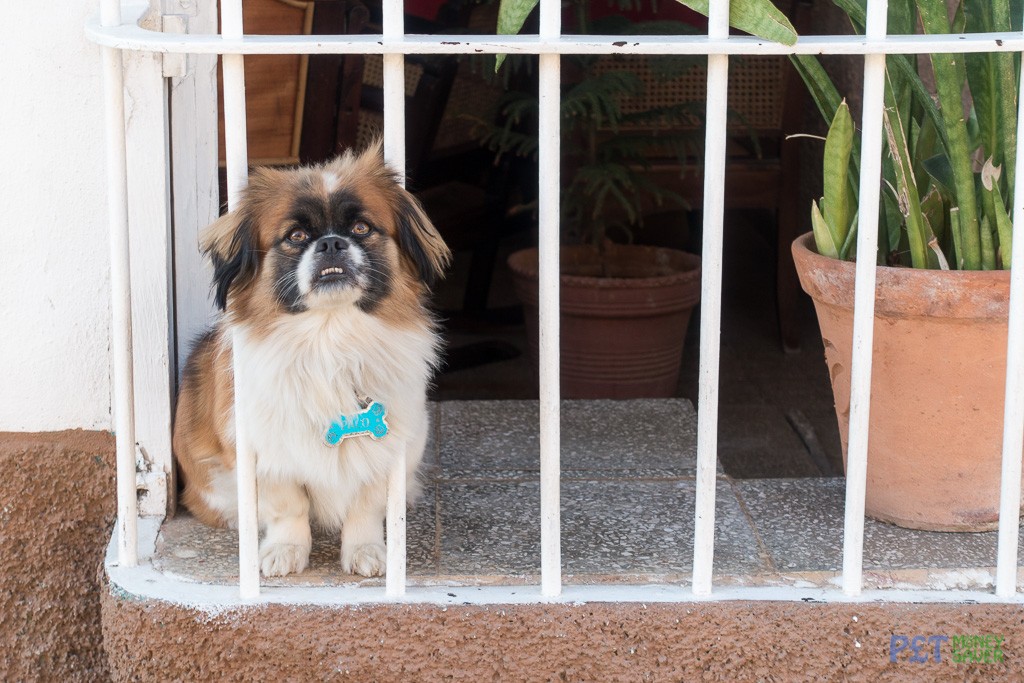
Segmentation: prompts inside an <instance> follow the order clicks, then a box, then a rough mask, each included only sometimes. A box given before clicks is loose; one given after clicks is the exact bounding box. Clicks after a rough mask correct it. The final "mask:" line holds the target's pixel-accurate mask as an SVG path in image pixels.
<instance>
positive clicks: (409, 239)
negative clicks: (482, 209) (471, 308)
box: [174, 145, 451, 576]
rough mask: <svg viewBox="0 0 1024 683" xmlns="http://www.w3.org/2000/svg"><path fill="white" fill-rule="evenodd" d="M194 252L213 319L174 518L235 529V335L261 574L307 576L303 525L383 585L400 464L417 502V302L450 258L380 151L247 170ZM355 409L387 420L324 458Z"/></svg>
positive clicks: (425, 360) (189, 377)
mask: <svg viewBox="0 0 1024 683" xmlns="http://www.w3.org/2000/svg"><path fill="white" fill-rule="evenodd" d="M203 248H204V250H205V251H206V252H207V253H208V254H209V255H210V256H211V257H212V259H213V263H214V288H215V294H216V301H217V304H218V306H219V307H220V308H221V309H223V311H224V314H223V316H222V318H221V319H220V321H219V322H218V323H217V324H216V325H215V326H214V328H213V329H212V330H210V331H209V332H207V333H206V335H204V336H203V337H202V338H201V339H200V340H199V342H198V344H197V345H196V347H195V348H194V349H193V351H192V355H191V357H190V358H189V360H188V364H187V365H186V368H185V372H184V377H183V380H182V384H181V391H180V394H179V397H178V409H177V416H176V419H175V425H174V452H175V455H176V456H177V459H178V463H179V465H180V468H181V473H182V476H183V478H184V482H185V488H184V493H183V502H184V504H185V505H186V506H187V507H188V508H189V510H191V511H192V513H193V514H195V515H196V516H197V517H198V518H199V519H200V520H201V521H203V522H205V523H207V524H210V525H215V526H224V525H233V524H234V523H235V522H236V520H237V497H236V485H235V423H234V415H235V410H236V406H235V401H234V387H233V371H232V360H233V359H232V337H233V335H234V334H239V333H240V335H241V339H242V340H243V342H244V343H243V344H242V349H243V351H242V353H240V354H239V359H238V360H239V363H240V365H239V367H240V370H241V372H240V373H239V374H240V377H241V379H242V382H243V384H242V385H241V392H240V393H242V394H244V400H243V401H242V402H241V410H242V412H241V413H240V414H241V416H242V417H243V419H244V424H245V425H246V426H247V430H248V438H249V439H250V440H251V443H252V446H253V448H254V450H255V452H256V458H257V487H258V488H257V491H258V514H259V523H260V528H261V531H262V532H263V535H262V538H261V541H260V551H259V554H260V568H261V570H262V572H263V574H265V575H267V576H279V575H284V574H289V573H292V572H301V571H302V570H303V569H305V568H306V565H307V562H308V560H309V551H310V543H311V539H310V524H311V523H312V524H314V525H317V526H320V527H324V528H326V529H329V530H335V531H337V530H340V531H341V567H342V570H343V571H346V572H352V573H356V574H362V575H364V576H374V575H380V574H382V573H383V572H384V561H385V547H384V530H383V522H384V516H385V508H386V499H387V493H386V491H387V475H388V472H389V471H390V470H391V469H392V467H393V466H394V465H395V464H396V462H398V459H399V458H405V460H406V463H407V470H408V472H409V482H408V484H409V487H410V490H411V491H415V485H416V480H415V473H416V470H417V465H418V464H419V463H420V460H421V458H422V455H423V449H424V446H425V442H426V438H427V430H428V417H427V410H426V390H427V385H428V382H429V381H430V378H431V375H432V372H433V370H434V368H435V366H436V364H437V360H438V336H437V334H436V331H435V325H434V322H433V319H432V317H431V315H430V313H429V312H428V310H427V307H426V297H427V294H428V292H429V288H430V286H431V284H432V283H433V281H434V280H435V279H436V278H438V277H440V276H441V275H442V273H443V270H444V268H445V267H446V266H447V265H448V262H449V259H450V256H451V255H450V252H449V250H448V248H447V247H446V246H445V244H444V241H443V240H442V239H441V237H440V236H439V235H438V233H437V231H436V230H435V229H434V227H433V225H432V224H431V223H430V220H429V219H428V218H427V216H426V215H425V214H424V212H423V210H422V208H421V207H420V205H419V204H418V202H417V201H416V200H415V199H414V198H413V197H412V196H411V195H410V194H409V193H407V192H406V191H405V190H404V189H403V188H402V187H401V185H399V184H398V182H396V176H395V174H394V173H393V172H392V171H391V170H390V169H388V167H387V166H386V165H385V164H384V162H383V160H382V155H381V150H380V146H379V145H374V146H373V147H371V148H370V149H369V150H367V151H365V152H363V153H362V154H360V155H356V154H353V153H351V152H348V153H346V154H344V155H343V156H341V157H339V158H338V159H336V160H334V161H332V162H330V163H327V164H324V165H321V166H315V167H310V168H300V169H297V170H273V169H261V170H258V171H256V172H255V173H254V174H253V177H252V179H251V181H250V184H249V187H248V189H247V191H246V193H245V196H244V198H243V199H242V201H241V202H240V205H239V206H238V208H237V209H236V210H235V211H232V212H231V213H229V214H227V215H225V216H223V217H221V218H220V219H219V220H217V221H216V222H215V223H213V224H212V225H211V226H210V227H209V228H208V229H207V232H206V234H205V235H204V239H203ZM367 397H368V398H369V399H372V400H373V401H375V402H377V403H379V404H381V405H383V406H384V407H385V408H386V410H387V418H386V421H387V425H388V431H387V434H386V436H384V437H383V438H380V439H379V440H377V439H375V438H373V437H371V436H370V435H366V434H364V435H362V436H353V437H351V438H347V439H343V440H342V441H341V442H340V443H339V444H337V445H334V446H329V445H327V442H326V441H325V430H326V429H327V428H328V427H329V426H330V425H331V423H332V421H334V420H338V419H339V416H356V415H358V414H360V412H361V411H363V410H364V408H365V407H366V398H367Z"/></svg>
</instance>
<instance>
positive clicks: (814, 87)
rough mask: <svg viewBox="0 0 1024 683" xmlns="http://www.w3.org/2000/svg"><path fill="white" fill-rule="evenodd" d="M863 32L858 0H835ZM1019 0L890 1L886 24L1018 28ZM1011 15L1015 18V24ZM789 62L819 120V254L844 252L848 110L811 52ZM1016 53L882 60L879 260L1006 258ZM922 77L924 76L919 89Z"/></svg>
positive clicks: (850, 147)
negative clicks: (822, 125) (952, 4)
mask: <svg viewBox="0 0 1024 683" xmlns="http://www.w3.org/2000/svg"><path fill="white" fill-rule="evenodd" d="M834 2H835V4H836V5H837V6H838V7H840V8H841V9H842V10H843V11H844V12H845V13H846V14H847V16H848V17H849V19H850V21H851V22H852V24H853V26H854V29H855V30H857V31H858V32H862V31H863V29H864V23H865V16H866V15H865V5H864V0H834ZM1011 16H1012V17H1015V18H1018V19H1019V17H1020V16H1021V8H1020V0H961V2H960V3H959V4H958V5H957V6H956V8H955V11H954V13H953V15H952V17H950V16H949V14H948V13H947V5H946V0H890V2H889V18H888V19H889V33H890V34H910V33H914V32H915V27H917V26H920V27H921V28H922V29H923V30H924V32H925V33H929V34H939V33H974V32H994V31H1010V30H1018V31H1019V30H1020V25H1019V23H1017V21H1016V19H1015V20H1014V21H1011ZM1015 24H1016V25H1015ZM793 62H794V64H795V65H796V67H797V70H798V71H799V72H800V75H801V76H802V77H803V79H804V81H805V83H806V84H807V86H808V89H809V91H810V93H811V95H812V97H813V99H814V101H815V103H816V104H817V106H818V108H819V110H820V111H821V113H822V115H823V116H824V117H825V119H826V121H829V122H831V125H830V127H829V133H828V137H827V139H826V143H825V154H824V169H823V170H824V173H823V176H824V196H823V197H822V198H821V200H820V203H818V202H815V203H814V205H813V206H812V207H811V211H812V226H813V229H814V237H815V242H816V245H817V248H818V252H819V253H821V254H824V255H828V256H832V257H835V258H843V259H852V258H853V257H854V256H855V254H854V253H853V251H854V250H853V248H852V245H853V243H854V241H855V240H854V239H853V232H854V230H855V227H856V218H855V216H854V215H853V213H852V207H855V206H856V205H857V192H858V187H857V182H856V178H857V170H858V168H859V161H860V145H859V137H858V134H857V132H856V131H855V130H854V127H853V122H852V118H851V116H850V112H849V108H848V107H847V106H846V103H845V101H843V100H842V98H841V97H840V96H839V93H838V91H837V89H836V87H835V85H834V83H833V82H832V81H831V79H830V78H829V77H828V75H827V74H826V73H825V70H824V69H823V68H822V66H821V64H820V63H819V62H818V60H817V58H816V57H814V56H804V55H801V56H796V57H794V58H793ZM1019 68H1020V60H1019V57H1017V56H1015V55H1013V54H1010V53H991V54H966V55H961V54H933V55H929V56H928V59H927V60H917V59H915V58H913V57H911V56H907V55H893V56H890V57H888V58H887V61H886V74H885V101H884V108H885V109H884V117H883V121H884V126H885V140H886V143H887V145H886V150H885V156H884V159H883V173H882V175H883V178H882V186H881V188H880V190H881V196H882V199H883V201H882V202H881V207H880V215H879V230H880V234H879V244H880V245H881V248H880V249H879V255H878V261H879V263H887V264H890V265H908V266H912V267H914V268H942V269H954V270H993V269H998V268H1009V256H1010V247H1011V239H1012V232H1013V231H1012V229H1011V221H1010V213H1009V212H1010V207H1011V206H1012V204H1013V196H1012V192H1013V174H1014V164H1015V156H1016V145H1017V140H1016V113H1017V97H1018V92H1017V83H1018V73H1019ZM928 83H934V85H933V86H931V87H929V86H928V85H927V84H928Z"/></svg>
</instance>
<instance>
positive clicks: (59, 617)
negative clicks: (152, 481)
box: [0, 430, 115, 681]
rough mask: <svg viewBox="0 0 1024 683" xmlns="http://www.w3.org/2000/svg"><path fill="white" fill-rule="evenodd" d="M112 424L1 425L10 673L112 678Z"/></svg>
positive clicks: (0, 608) (0, 640) (6, 666)
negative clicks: (102, 572)
mask: <svg viewBox="0 0 1024 683" xmlns="http://www.w3.org/2000/svg"><path fill="white" fill-rule="evenodd" d="M113 460H114V440H113V438H112V437H111V436H110V435H109V434H106V433H103V432H85V431H80V430H79V431H66V432H52V433H36V434H24V433H0V471H2V472H3V478H2V481H0V672H2V673H0V678H3V679H4V680H7V681H25V680H33V681H102V680H106V678H107V666H106V660H105V658H104V654H103V647H102V633H101V630H100V595H99V593H100V590H99V585H98V584H99V582H98V578H97V574H98V573H99V569H100V566H101V564H102V558H103V551H104V548H105V546H106V543H107V539H108V538H109V534H110V528H111V526H112V524H113V520H114V515H115V504H114V496H113V491H114V467H113Z"/></svg>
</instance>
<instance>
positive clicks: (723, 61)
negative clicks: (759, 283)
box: [693, 0, 729, 595]
mask: <svg viewBox="0 0 1024 683" xmlns="http://www.w3.org/2000/svg"><path fill="white" fill-rule="evenodd" d="M708 35H709V36H710V37H712V38H723V37H727V36H728V35H729V3H728V0H726V1H725V2H718V3H712V4H711V7H710V12H709V17H708ZM728 100H729V57H728V55H723V54H712V55H708V95H707V116H706V118H705V130H706V134H705V142H704V218H703V226H704V228H703V230H704V239H703V245H702V247H701V294H700V301H701V306H700V370H699V376H700V382H699V389H698V397H697V405H698V408H697V500H696V502H695V504H694V522H693V524H694V531H693V535H694V537H693V593H694V595H710V594H711V576H712V573H713V568H714V557H715V474H716V466H717V463H718V370H719V355H720V351H721V348H720V346H721V327H722V240H723V233H724V229H723V226H724V221H725V143H726V137H727V131H726V118H727V112H728Z"/></svg>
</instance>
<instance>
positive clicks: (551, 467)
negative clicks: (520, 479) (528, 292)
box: [537, 0, 562, 598]
mask: <svg viewBox="0 0 1024 683" xmlns="http://www.w3.org/2000/svg"><path fill="white" fill-rule="evenodd" d="M561 21H562V15H561V4H560V3H559V2H558V1H557V0H541V3H540V35H541V36H542V37H545V38H552V37H555V36H558V34H559V33H560V32H561V30H562V27H561ZM538 68H539V72H538V75H539V83H538V108H539V111H538V123H537V144H538V150H539V151H538V166H539V189H538V195H537V196H538V211H539V215H538V219H539V222H538V241H537V249H538V259H539V263H538V279H539V283H538V287H539V301H538V304H539V309H538V318H539V319H538V321H537V327H538V330H539V338H538V352H539V353H538V360H539V363H538V364H539V370H540V378H539V383H540V519H541V522H540V575H541V595H543V596H544V597H547V598H552V597H556V596H558V595H559V594H560V593H561V592H562V515H561V446H562V443H561V441H562V437H561V386H560V378H561V358H560V356H559V354H560V348H561V345H560V334H561V332H560V326H559V325H560V316H561V302H560V300H559V291H560V289H559V276H560V268H559V246H560V243H561V240H560V215H561V211H560V203H561V171H560V167H561V148H562V145H561V143H562V141H561V83H562V64H561V57H560V56H559V55H557V54H542V55H540V57H539V66H538Z"/></svg>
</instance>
